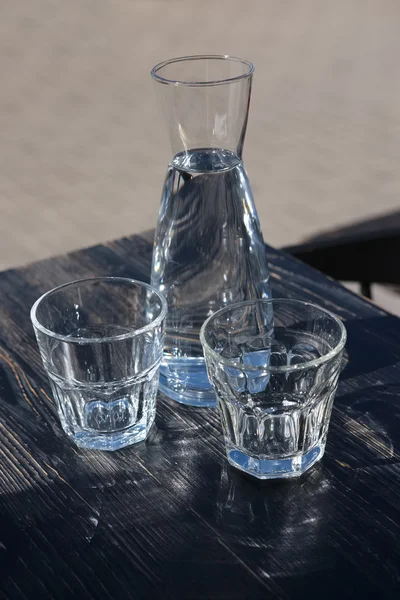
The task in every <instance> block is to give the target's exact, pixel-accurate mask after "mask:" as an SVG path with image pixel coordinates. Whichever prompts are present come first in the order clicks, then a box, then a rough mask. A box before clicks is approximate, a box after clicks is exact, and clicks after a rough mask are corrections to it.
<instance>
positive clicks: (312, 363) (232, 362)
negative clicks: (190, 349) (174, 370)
mask: <svg viewBox="0 0 400 600" xmlns="http://www.w3.org/2000/svg"><path fill="white" fill-rule="evenodd" d="M275 302H287V303H290V304H296V305H297V306H301V305H302V306H303V307H305V306H308V307H311V308H314V309H317V310H318V311H320V312H321V313H324V314H325V315H327V316H328V317H330V318H331V319H332V320H333V321H335V323H336V324H337V325H338V326H339V330H340V339H339V342H338V343H337V344H336V346H335V347H334V348H332V350H330V351H329V352H328V353H327V354H324V356H320V357H319V358H314V359H312V360H308V361H307V362H304V363H300V364H297V365H281V366H271V365H269V366H265V367H260V366H252V365H243V363H241V362H239V361H238V360H236V359H234V358H226V357H225V356H221V355H220V354H218V352H215V350H213V348H211V346H210V345H209V343H208V342H207V340H206V338H205V331H206V329H207V327H208V326H209V324H210V323H211V322H212V321H213V320H214V319H215V318H217V317H219V316H220V315H221V314H223V313H224V312H229V311H230V310H234V309H237V308H240V307H243V306H251V305H255V304H273V303H275ZM346 340H347V332H346V328H345V326H344V325H343V323H342V321H341V320H340V319H339V317H337V316H336V315H335V314H334V313H332V312H330V311H329V310H327V309H326V308H323V307H322V306H319V305H318V304H314V303H313V302H307V301H306V300H296V299H294V298H270V299H268V300H261V299H259V300H244V301H242V302H236V303H235V304H229V305H228V306H225V307H224V308H221V309H220V310H218V311H216V312H215V313H213V314H212V315H211V316H209V317H208V319H206V321H204V323H203V325H202V327H201V329H200V341H201V343H202V346H203V348H204V352H205V354H206V353H208V354H211V355H212V356H213V357H214V358H215V359H216V360H217V361H218V362H221V363H224V364H226V365H229V366H233V367H236V368H238V369H240V370H244V367H245V369H246V371H254V372H257V371H260V370H261V369H262V370H263V371H265V372H267V373H290V372H293V371H301V370H304V369H309V368H310V367H318V366H320V365H322V364H324V363H326V362H328V361H330V360H331V359H332V358H334V357H335V356H337V355H338V354H339V353H340V352H341V351H342V350H343V348H344V346H345V344H346Z"/></svg>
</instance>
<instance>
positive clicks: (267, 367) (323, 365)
mask: <svg viewBox="0 0 400 600" xmlns="http://www.w3.org/2000/svg"><path fill="white" fill-rule="evenodd" d="M200 339H201V342H202V345H203V349H204V355H205V358H206V363H207V370H208V375H209V378H210V381H211V382H212V384H213V386H214V389H215V392H216V395H217V399H218V405H219V411H220V416H221V421H222V428H223V432H224V437H225V444H226V453H227V458H228V461H229V463H230V464H232V465H233V466H234V467H236V468H238V469H241V470H242V471H245V472H246V473H249V474H250V475H254V476H255V477H258V478H260V479H269V478H276V477H296V476H299V475H301V474H302V473H304V472H305V471H306V470H307V469H309V468H310V467H311V466H312V465H313V464H314V463H316V462H317V461H318V460H320V459H321V458H322V456H323V454H324V450H325V444H326V437H327V433H328V426H329V420H330V415H331V410H332V403H333V398H334V395H335V392H336V388H337V383H338V377H339V372H340V366H341V356H342V351H343V348H344V345H345V342H346V330H345V327H344V325H343V323H342V322H341V321H340V320H339V319H338V318H337V317H336V316H335V315H333V314H332V313H330V312H328V311H327V310H325V309H323V308H320V307H319V306H316V305H314V304H310V303H308V302H301V301H298V300H285V299H273V300H250V301H247V302H240V303H237V304H234V305H232V306H228V307H226V308H223V309H221V310H219V311H218V312H216V313H215V314H214V315H212V316H211V317H210V318H209V319H207V321H206V322H205V323H204V324H203V326H202V329H201V333H200Z"/></svg>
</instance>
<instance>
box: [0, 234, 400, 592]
mask: <svg viewBox="0 0 400 600" xmlns="http://www.w3.org/2000/svg"><path fill="white" fill-rule="evenodd" d="M151 250H152V248H151V244H150V242H149V241H148V238H146V236H144V237H143V236H142V237H138V236H136V237H132V238H129V239H122V240H119V241H116V242H112V243H110V244H105V245H101V246H96V247H94V248H89V249H87V250H82V251H80V252H76V253H73V254H70V255H67V256H60V257H58V258H54V259H51V260H47V261H43V262H40V263H36V264H32V265H30V266H28V267H25V268H21V269H18V270H11V271H7V272H4V273H2V274H0V326H1V328H0V340H1V348H0V360H1V369H0V399H1V402H0V504H1V508H0V528H1V530H0V556H1V565H2V566H1V578H0V597H1V598H4V599H13V598H18V599H19V598H43V599H47V598H57V599H60V598H72V597H74V598H76V599H85V598H92V599H94V598H95V599H102V598H105V599H107V600H109V599H110V598H112V599H114V598H116V599H119V598H121V599H125V598H135V599H136V598H143V599H146V600H153V599H158V598H169V599H180V598H193V599H194V598H198V599H212V598H225V599H229V600H231V599H235V598H243V599H244V598H246V599H253V598H254V599H259V598H279V599H281V598H282V599H283V598H288V599H296V598H305V599H307V600H311V599H314V598H315V599H318V600H320V599H321V598H328V599H330V598H332V599H335V600H336V599H339V600H341V599H343V598H356V597H357V598H376V599H382V598H396V599H398V598H399V597H400V368H399V364H400V320H399V319H397V318H396V317H393V316H391V315H389V314H387V313H385V312H384V311H382V310H380V309H379V308H377V307H376V306H374V305H372V304H370V303H368V302H366V301H364V300H362V299H360V298H358V297H356V296H354V295H353V294H351V293H350V292H348V291H346V290H345V289H344V288H342V287H341V286H340V285H338V284H336V283H334V282H333V281H331V280H329V279H327V278H326V277H324V276H323V275H321V274H319V273H317V272H316V271H313V270H312V269H311V268H309V267H306V266H305V265H303V264H301V263H299V262H296V261H294V260H293V259H291V258H289V257H288V256H286V255H284V254H282V253H280V252H277V251H275V250H273V249H271V248H268V249H267V250H268V255H269V260H270V263H271V268H272V275H273V287H274V294H275V296H288V297H293V298H301V299H307V300H312V301H315V302H317V303H320V304H322V305H324V306H325V307H327V308H328V309H330V310H333V311H335V312H336V313H337V314H339V315H340V316H341V317H343V319H345V321H346V326H347V329H348V344H347V351H348V360H349V362H348V365H347V367H346V368H345V370H344V371H343V373H342V377H341V383H340V386H339V391H338V395H337V399H336V401H335V405H334V410H333V415H332V422H331V427H330V433H329V437H328V444H327V450H326V455H325V457H324V459H323V461H322V462H321V463H320V464H319V465H318V466H316V467H315V468H314V469H312V470H311V471H310V472H309V473H308V474H306V475H305V476H304V477H303V478H301V479H299V480H295V481H290V482H281V483H277V482H275V483H268V482H267V483H259V482H256V481H252V480H250V479H246V478H245V477H243V476H242V475H240V474H239V473H237V472H235V471H234V470H232V469H231V468H229V467H228V466H227V463H226V461H225V457H224V451H223V442H222V436H221V429H220V426H219V422H218V418H217V414H216V412H215V411H214V410H210V409H208V410H207V409H203V410H199V409H191V408H185V407H180V406H178V405H176V404H174V403H172V402H170V401H168V400H166V399H164V398H161V399H160V401H159V404H158V416H157V427H156V428H154V429H153V431H152V434H151V436H150V438H149V440H148V441H147V442H146V443H143V444H140V445H138V446H136V447H132V448H129V449H125V450H123V451H120V452H117V453H108V454H107V453H99V452H89V451H82V450H79V449H77V448H75V447H73V446H72V445H71V444H70V443H69V441H68V440H67V438H66V437H65V436H64V435H63V433H62V431H61V429H60V426H59V423H58V420H57V416H56V411H55V408H54V403H53V400H52V398H51V396H50V392H49V386H48V383H47V380H46V377H45V374H44V372H43V368H42V364H41V361H40V358H39V353H38V350H37V348H36V344H35V340H34V335H33V331H32V328H31V325H30V321H29V309H30V306H31V305H32V303H33V302H34V300H35V299H36V298H37V297H38V296H39V295H40V294H42V293H43V292H44V291H45V290H47V289H49V288H51V287H53V286H55V285H58V284H61V283H64V282H66V281H69V280H72V279H77V278H81V277H87V276H94V275H119V276H129V277H136V278H140V279H144V280H147V279H148V275H149V269H150V261H151Z"/></svg>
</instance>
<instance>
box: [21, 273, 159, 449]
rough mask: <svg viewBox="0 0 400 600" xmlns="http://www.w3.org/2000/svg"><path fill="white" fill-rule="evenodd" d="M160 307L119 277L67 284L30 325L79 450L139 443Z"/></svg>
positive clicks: (149, 407)
mask: <svg viewBox="0 0 400 600" xmlns="http://www.w3.org/2000/svg"><path fill="white" fill-rule="evenodd" d="M166 313H167V305H166V301H165V299H164V298H163V296H161V295H160V294H158V293H157V292H156V291H155V290H154V289H153V288H151V287H150V286H149V285H147V284H145V283H142V282H140V281H134V280H133V279H124V278H122V277H104V278H96V279H85V280H81V281H73V282H72V283H67V284H65V285H62V286H60V287H58V288H55V289H53V290H51V291H49V292H47V293H46V294H44V295H43V296H42V297H41V298H39V299H38V300H37V301H36V303H35V304H34V305H33V307H32V310H31V319H32V323H33V326H34V329H35V334H36V338H37V341H38V345H39V349H40V353H41V356H42V360H43V364H44V367H45V369H46V371H47V375H48V377H49V380H50V385H51V388H52V391H53V395H54V399H55V402H56V405H57V409H58V413H59V416H60V421H61V425H62V427H63V429H64V431H65V433H66V434H67V435H68V436H69V437H70V438H71V439H72V440H73V441H74V442H75V443H76V444H77V445H78V446H81V447H84V448H93V449H99V450H118V449H119V448H123V447H124V446H129V445H131V444H134V443H136V442H139V441H141V440H144V439H145V438H146V436H147V434H148V433H149V431H150V428H151V426H152V424H153V422H154V418H155V414H156V397H157V390H158V381H159V367H160V362H161V358H162V351H163V341H164V322H165V316H166Z"/></svg>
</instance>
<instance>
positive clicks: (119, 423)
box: [50, 369, 159, 450]
mask: <svg viewBox="0 0 400 600" xmlns="http://www.w3.org/2000/svg"><path fill="white" fill-rule="evenodd" d="M158 376H159V373H158V369H156V370H155V371H153V372H150V373H147V374H146V376H145V377H135V378H133V379H131V380H129V381H121V382H115V383H105V384H102V385H101V384H90V383H88V384H84V385H83V384H79V383H78V382H76V383H73V382H71V381H65V380H61V379H59V378H57V379H56V378H55V377H52V376H51V375H50V385H51V389H52V392H53V396H54V399H55V401H56V404H57V409H58V412H59V415H60V420H61V425H62V427H63V429H64V431H65V432H66V433H67V435H68V436H69V437H71V438H72V439H73V441H74V442H75V443H76V444H77V445H78V446H81V447H84V448H93V449H97V450H117V449H119V448H123V447H125V446H130V445H131V444H134V443H136V442H139V441H142V440H144V439H145V438H146V436H147V433H148V431H149V430H150V428H151V426H152V424H153V422H154V419H155V415H156V396H157V388H158Z"/></svg>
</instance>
